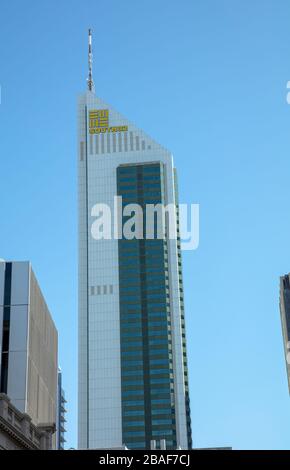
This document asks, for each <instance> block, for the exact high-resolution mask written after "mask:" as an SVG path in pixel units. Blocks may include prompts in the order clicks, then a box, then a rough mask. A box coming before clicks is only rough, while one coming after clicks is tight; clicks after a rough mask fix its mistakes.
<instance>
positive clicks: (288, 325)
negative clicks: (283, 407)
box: [280, 274, 290, 392]
mask: <svg viewBox="0 0 290 470" xmlns="http://www.w3.org/2000/svg"><path fill="white" fill-rule="evenodd" d="M280 314H281V323H282V333H283V342H284V350H285V359H286V369H287V377H288V386H289V392H290V274H286V275H285V276H281V277H280Z"/></svg>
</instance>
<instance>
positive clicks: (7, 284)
mask: <svg viewBox="0 0 290 470" xmlns="http://www.w3.org/2000/svg"><path fill="white" fill-rule="evenodd" d="M11 279H12V263H6V264H5V279H4V302H3V304H4V305H3V329H2V331H3V333H2V351H1V384H0V392H1V393H6V394H7V384H8V363H9V336H10V312H11Z"/></svg>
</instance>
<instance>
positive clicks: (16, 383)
mask: <svg viewBox="0 0 290 470" xmlns="http://www.w3.org/2000/svg"><path fill="white" fill-rule="evenodd" d="M26 368H27V356H26V352H25V351H24V352H14V351H11V352H9V359H8V387H7V388H8V389H7V395H8V396H9V398H10V399H11V401H12V403H13V404H14V400H25V397H26Z"/></svg>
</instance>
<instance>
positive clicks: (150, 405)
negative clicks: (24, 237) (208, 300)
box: [78, 34, 192, 449]
mask: <svg viewBox="0 0 290 470" xmlns="http://www.w3.org/2000/svg"><path fill="white" fill-rule="evenodd" d="M91 47H92V44H91V34H89V77H88V90H87V91H86V92H85V93H84V94H83V95H81V96H80V98H79V101H78V175H79V176H78V188H79V191H78V193H79V418H78V420H79V447H80V448H114V447H120V446H122V445H126V446H127V447H128V448H129V449H134V448H139V449H148V448H150V442H151V441H152V440H153V441H154V440H156V441H157V442H160V440H164V439H165V440H166V447H167V448H168V449H174V448H178V447H181V448H183V449H187V448H191V445H192V442H191V424H190V404H189V393H188V372H187V355H186V338H185V319H184V305H183V285H182V266H181V251H180V240H179V237H178V232H179V223H178V222H179V221H178V195H177V181H176V171H175V169H174V167H173V159H172V155H171V153H170V152H169V151H168V150H166V149H165V148H163V147H162V146H161V145H160V144H158V143H157V142H156V141H155V140H154V139H152V138H151V137H149V136H148V135H146V134H145V132H144V131H143V130H141V129H139V128H138V127H136V126H135V125H134V124H132V123H131V122H130V121H128V119H126V118H125V117H123V116H122V115H121V114H120V113H118V112H117V111H115V110H114V109H113V108H112V107H111V106H109V105H108V104H107V103H105V102H104V101H103V100H101V99H100V98H99V97H97V96H96V94H95V90H94V83H93V77H92V51H91ZM116 196H118V197H119V199H118V200H119V201H120V200H121V199H120V198H122V200H121V203H120V204H121V209H120V206H118V208H117V210H116ZM100 204H102V207H103V209H102V211H101V212H102V213H103V215H104V214H105V215H106V216H107V218H108V216H109V213H108V211H107V208H110V209H111V212H110V211H109V212H110V214H111V215H112V216H113V217H112V218H113V219H114V222H115V225H114V228H113V229H112V230H108V227H107V226H106V227H104V226H103V230H104V233H103V235H104V237H103V238H102V239H96V237H95V236H93V234H94V223H95V222H96V220H98V219H99V216H100V211H99V210H98V209H96V205H100ZM128 204H135V209H136V205H138V207H139V208H141V210H145V209H146V207H147V205H148V204H150V205H154V206H155V205H158V204H162V205H167V204H172V205H173V207H174V213H173V219H174V220H173V225H174V224H175V225H174V227H175V234H176V237H175V239H174V238H171V237H169V235H168V233H169V231H170V230H172V229H171V228H170V227H169V220H168V217H165V218H164V219H162V224H163V227H162V228H163V232H164V235H163V236H162V237H157V235H156V233H155V232H156V231H154V237H153V238H152V237H151V238H148V237H147V238H146V237H142V236H140V233H139V235H138V236H136V238H132V239H128V237H125V236H124V233H122V231H121V235H120V223H119V225H118V228H117V230H115V226H116V224H117V222H116V219H118V221H119V222H120V219H119V216H120V213H121V227H122V226H123V225H125V224H126V222H127V221H128V220H129V219H130V217H129V216H128V211H126V207H127V209H128ZM99 207H100V206H99ZM131 208H132V206H131ZM129 209H130V207H129ZM136 210H137V209H136ZM122 213H123V216H122ZM140 219H141V220H143V222H144V224H143V225H144V227H145V226H146V221H147V219H146V215H145V213H144V218H143V215H142V216H140V214H139V219H138V220H139V221H140ZM106 220H107V219H106ZM171 221H172V219H171ZM144 227H143V228H142V230H141V231H142V234H143V232H144ZM116 233H117V236H116Z"/></svg>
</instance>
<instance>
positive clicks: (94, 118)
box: [89, 109, 128, 134]
mask: <svg viewBox="0 0 290 470" xmlns="http://www.w3.org/2000/svg"><path fill="white" fill-rule="evenodd" d="M127 130H128V126H115V127H109V110H108V109H94V110H92V111H89V131H90V134H100V133H102V132H103V133H105V132H125V131H127Z"/></svg>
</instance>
